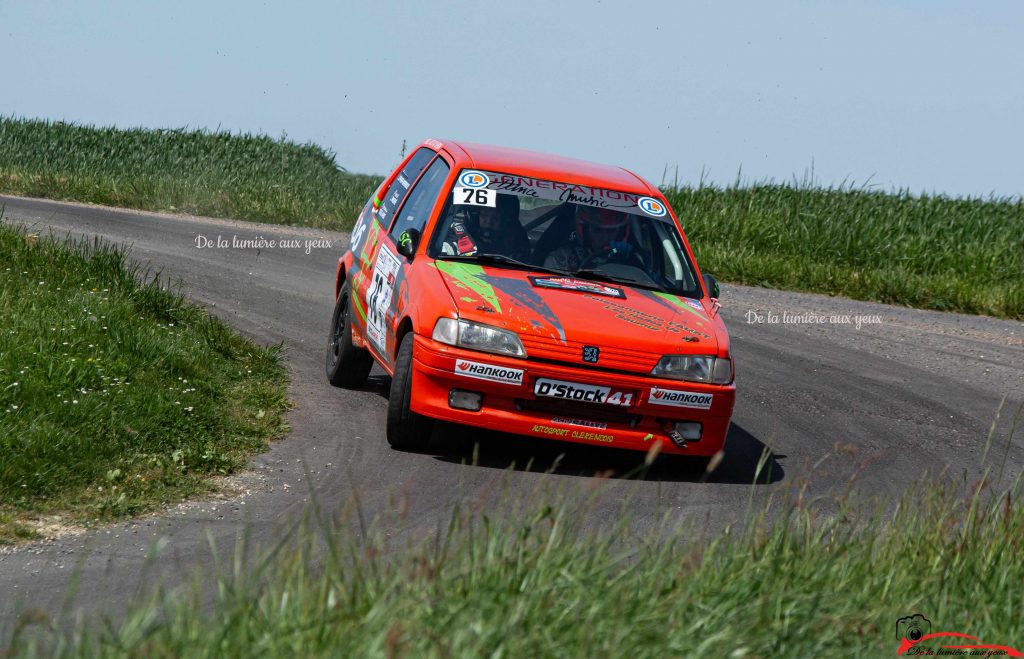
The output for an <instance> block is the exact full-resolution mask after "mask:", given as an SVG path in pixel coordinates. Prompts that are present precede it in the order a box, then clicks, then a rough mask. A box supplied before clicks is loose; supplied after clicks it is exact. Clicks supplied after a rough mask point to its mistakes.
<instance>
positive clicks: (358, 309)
mask: <svg viewBox="0 0 1024 659" xmlns="http://www.w3.org/2000/svg"><path fill="white" fill-rule="evenodd" d="M352 306H353V307H355V308H356V312H357V313H358V314H359V317H360V318H362V319H363V322H364V323H365V322H366V312H365V311H363V305H362V304H360V303H359V298H358V297H356V296H355V295H353V296H352Z"/></svg>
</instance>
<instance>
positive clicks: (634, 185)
mask: <svg viewBox="0 0 1024 659" xmlns="http://www.w3.org/2000/svg"><path fill="white" fill-rule="evenodd" d="M423 144H424V146H430V147H433V148H439V147H441V146H443V147H444V148H445V149H446V150H447V151H448V153H449V154H451V156H452V158H454V159H455V164H456V166H459V167H472V168H474V169H484V170H488V171H493V172H502V173H508V174H521V175H523V176H531V177H533V178H540V179H545V180H549V181H560V182H564V183H574V184H577V185H584V186H588V187H595V188H606V189H611V190H618V191H620V192H634V193H638V194H643V195H651V194H658V191H657V190H656V189H655V188H654V186H652V185H651V184H649V183H648V182H647V181H645V180H643V179H642V178H640V177H639V176H637V175H636V174H634V173H633V172H631V171H629V170H628V169H624V168H622V167H614V166H611V165H601V164H598V163H593V162H587V161H586V160H577V159H575V158H567V157H565V156H556V155H553V154H550V153H541V152H539V151H527V150H526V149H513V148H510V147H504V146H493V145H490V144H476V143H473V142H461V141H455V140H434V139H428V140H424V142H423Z"/></svg>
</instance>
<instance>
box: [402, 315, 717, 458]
mask: <svg viewBox="0 0 1024 659" xmlns="http://www.w3.org/2000/svg"><path fill="white" fill-rule="evenodd" d="M460 361H461V362H473V363H474V364H477V365H483V366H491V367H495V370H493V371H492V370H490V369H480V368H479V367H478V368H476V369H475V370H477V373H476V375H466V374H464V372H459V371H457V369H456V363H457V362H460ZM462 365H463V366H464V367H465V363H463V364H462ZM481 370H482V371H483V373H482V375H483V376H484V377H481ZM515 371H523V373H522V375H521V377H520V376H519V375H518V374H516V373H515ZM485 378H490V379H485ZM538 378H548V379H552V380H559V381H562V382H570V383H579V384H582V385H592V386H593V385H596V386H601V387H609V388H611V389H612V390H613V391H618V392H626V393H624V394H623V396H620V397H619V398H618V400H619V401H620V402H621V401H623V400H625V396H626V395H627V394H632V396H631V397H630V398H629V404H628V405H610V404H607V403H605V404H598V403H588V402H576V401H571V400H562V399H558V398H549V397H541V396H536V395H534V383H535V382H536V381H537V379H538ZM452 389H459V390H462V391H472V392H477V393H480V394H482V395H483V400H482V407H481V409H480V410H479V411H476V412H473V411H469V410H464V409H455V408H453V407H451V406H450V405H449V402H448V401H449V392H450V391H451V390H452ZM708 395H710V396H711V397H710V399H709V398H708ZM656 396H657V397H658V398H660V399H661V400H660V402H656V398H655V397H656ZM735 400H736V386H735V384H730V385H712V384H703V383H695V382H681V381H676V380H665V379H659V378H652V377H650V376H644V375H628V374H622V373H609V372H605V371H600V370H596V369H589V368H578V367H574V366H571V365H567V364H554V363H547V362H536V361H531V360H530V359H514V358H511V357H502V356H500V355H491V354H488V353H482V352H474V351H472V350H465V349H463V348H457V347H453V346H449V345H446V344H444V343H439V342H437V341H434V340H433V339H430V338H428V337H424V336H420V335H416V339H415V343H414V346H413V374H412V395H411V396H410V406H411V408H412V410H413V411H414V412H417V413H419V414H422V415H424V416H428V417H432V418H435V419H443V420H445V421H452V422H454V423H461V424H465V425H469V426H478V427H482V428H489V429H491V430H499V431H501V432H508V433H514V434H518V435H527V436H531V437H543V438H548V439H558V440H562V441H569V442H577V443H582V444H592V445H601V446H612V447H616V448H624V449H631V450H637V451H648V450H650V448H651V446H652V443H655V442H657V443H660V444H661V451H662V452H664V453H673V454H678V455H693V456H712V455H714V454H715V453H717V452H718V451H719V450H721V448H722V447H723V445H724V444H725V436H726V434H727V433H728V430H729V420H730V418H731V417H732V410H733V405H734V403H735ZM705 408H706V409H705ZM677 421H691V422H698V423H700V424H701V426H702V427H701V436H700V439H699V440H690V441H688V442H686V446H685V447H681V446H678V445H677V444H676V443H675V442H673V441H672V439H671V437H670V436H669V433H668V430H667V429H666V424H668V423H674V422H677Z"/></svg>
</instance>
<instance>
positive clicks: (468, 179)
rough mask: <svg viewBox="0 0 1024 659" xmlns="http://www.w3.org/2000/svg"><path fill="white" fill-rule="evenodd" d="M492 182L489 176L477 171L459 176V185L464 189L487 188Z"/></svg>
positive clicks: (473, 170) (472, 170)
mask: <svg viewBox="0 0 1024 659" xmlns="http://www.w3.org/2000/svg"><path fill="white" fill-rule="evenodd" d="M490 182H491V179H490V178H488V177H487V174H484V173H483V172H480V171H477V170H475V169H471V170H469V171H466V172H462V173H461V174H459V185H461V186H462V187H464V188H486V187H487V186H488V184H490Z"/></svg>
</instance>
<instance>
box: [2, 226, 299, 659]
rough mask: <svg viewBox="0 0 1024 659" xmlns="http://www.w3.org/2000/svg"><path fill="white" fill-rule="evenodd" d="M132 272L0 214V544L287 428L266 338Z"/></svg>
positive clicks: (184, 481)
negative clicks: (238, 329)
mask: <svg viewBox="0 0 1024 659" xmlns="http://www.w3.org/2000/svg"><path fill="white" fill-rule="evenodd" d="M144 274H145V273H140V272H138V270H137V269H136V268H135V266H133V265H131V264H129V263H126V261H125V254H124V252H123V251H122V250H121V249H118V248H114V247H110V246H107V245H103V244H101V243H98V242H97V243H91V242H65V241H60V240H54V239H50V238H40V237H38V236H35V235H29V234H27V233H26V232H25V230H24V229H22V228H18V227H12V226H8V225H7V223H6V221H2V220H0V544H5V543H12V542H17V541H20V540H27V539H32V538H35V537H38V536H39V530H40V529H41V528H45V527H49V526H53V525H58V526H69V525H71V526H74V525H82V524H90V523H93V522H96V521H106V520H111V519H116V518H119V517H126V516H130V515H137V514H139V513H141V512H144V511H147V510H151V509H153V508H155V507H157V506H159V505H161V504H164V503H167V502H170V501H177V500H180V499H182V498H185V497H190V496H195V495H197V494H203V493H206V492H210V491H212V490H213V489H214V488H215V483H214V482H213V481H212V480H211V477H215V476H219V475H222V474H226V473H229V472H231V471H232V470H234V469H235V468H236V467H238V466H240V465H243V464H244V463H245V460H246V458H247V457H248V456H250V455H252V454H253V453H256V452H258V451H260V450H262V449H264V448H265V447H266V442H267V440H268V439H270V438H273V437H275V436H278V435H280V434H282V433H283V432H284V431H285V428H284V421H283V414H284V410H285V406H286V403H285V398H284V396H285V384H284V382H285V379H286V377H285V371H284V367H283V366H282V364H281V363H280V362H281V360H280V357H279V355H278V350H277V349H268V348H263V347H261V346H257V345H255V344H254V343H252V342H251V341H249V340H247V339H244V338H242V337H241V336H239V335H237V334H236V333H234V332H233V331H232V330H230V329H228V328H227V327H226V326H225V325H224V324H223V323H221V322H220V321H219V320H216V319H214V318H212V317H211V316H209V315H208V314H207V313H206V312H205V311H203V310H201V309H199V308H197V307H195V306H193V305H191V304H189V303H187V302H186V301H185V300H184V299H183V298H182V297H181V296H180V295H178V294H176V293H175V292H173V291H169V290H167V288H166V287H165V285H164V282H163V281H162V280H161V279H159V278H154V277H149V278H148V281H145V282H144V281H141V279H142V278H143V275H144ZM0 656H2V652H0Z"/></svg>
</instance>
